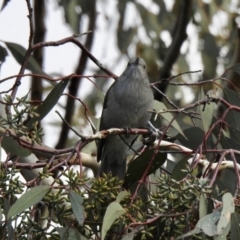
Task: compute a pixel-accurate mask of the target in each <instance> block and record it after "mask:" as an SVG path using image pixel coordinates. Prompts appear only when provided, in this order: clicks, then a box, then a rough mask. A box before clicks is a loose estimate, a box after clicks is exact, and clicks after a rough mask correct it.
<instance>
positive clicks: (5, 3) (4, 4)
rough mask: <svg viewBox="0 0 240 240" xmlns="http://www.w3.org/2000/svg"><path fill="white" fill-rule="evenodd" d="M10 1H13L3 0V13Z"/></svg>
mask: <svg viewBox="0 0 240 240" xmlns="http://www.w3.org/2000/svg"><path fill="white" fill-rule="evenodd" d="M10 1H11V0H3V3H2V7H1V11H2V10H3V9H4V8H5V7H6V6H7V4H8V3H9V2H10Z"/></svg>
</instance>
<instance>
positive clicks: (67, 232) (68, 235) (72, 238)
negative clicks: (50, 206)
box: [56, 227, 87, 240]
mask: <svg viewBox="0 0 240 240" xmlns="http://www.w3.org/2000/svg"><path fill="white" fill-rule="evenodd" d="M56 230H57V232H58V233H59V235H60V237H61V240H87V238H86V237H85V236H83V235H82V234H80V233H79V232H78V231H77V229H75V228H68V227H57V228H56Z"/></svg>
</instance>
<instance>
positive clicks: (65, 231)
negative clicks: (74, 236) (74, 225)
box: [56, 227, 69, 240]
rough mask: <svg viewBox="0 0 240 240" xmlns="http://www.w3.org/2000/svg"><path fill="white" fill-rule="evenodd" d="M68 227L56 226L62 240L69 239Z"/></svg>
mask: <svg viewBox="0 0 240 240" xmlns="http://www.w3.org/2000/svg"><path fill="white" fill-rule="evenodd" d="M68 229H69V228H66V227H56V231H57V232H58V233H59V235H60V237H61V238H60V239H61V240H68V238H69V233H68Z"/></svg>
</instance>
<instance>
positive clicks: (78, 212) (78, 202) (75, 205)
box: [69, 191, 85, 225]
mask: <svg viewBox="0 0 240 240" xmlns="http://www.w3.org/2000/svg"><path fill="white" fill-rule="evenodd" d="M69 199H70V202H71V206H72V210H73V213H74V215H75V217H76V218H77V220H78V223H79V224H80V225H83V223H84V219H85V217H84V207H83V205H82V203H83V198H82V196H80V195H79V194H78V193H75V192H73V191H70V192H69Z"/></svg>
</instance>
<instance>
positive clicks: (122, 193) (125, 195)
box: [116, 191, 130, 203]
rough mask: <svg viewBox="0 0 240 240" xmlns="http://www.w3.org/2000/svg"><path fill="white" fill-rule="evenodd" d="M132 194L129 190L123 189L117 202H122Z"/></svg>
mask: <svg viewBox="0 0 240 240" xmlns="http://www.w3.org/2000/svg"><path fill="white" fill-rule="evenodd" d="M128 196H130V193H129V192H128V191H122V192H120V193H119V194H118V195H117V198H116V202H118V203H120V202H121V201H122V200H123V199H124V198H126V197H128Z"/></svg>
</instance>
